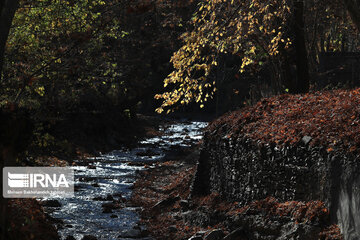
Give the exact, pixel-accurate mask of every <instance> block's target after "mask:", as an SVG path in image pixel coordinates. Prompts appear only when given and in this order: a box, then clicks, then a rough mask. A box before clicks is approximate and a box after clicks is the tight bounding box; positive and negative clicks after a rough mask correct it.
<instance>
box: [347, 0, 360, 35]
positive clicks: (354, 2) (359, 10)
mask: <svg viewBox="0 0 360 240" xmlns="http://www.w3.org/2000/svg"><path fill="white" fill-rule="evenodd" d="M344 3H345V6H346V9H347V11H348V12H349V14H350V17H351V20H352V21H353V23H354V24H355V26H356V28H357V29H358V31H359V32H360V1H359V0H344Z"/></svg>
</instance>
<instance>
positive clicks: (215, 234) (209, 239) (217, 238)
mask: <svg viewBox="0 0 360 240" xmlns="http://www.w3.org/2000/svg"><path fill="white" fill-rule="evenodd" d="M224 236H225V234H224V232H223V230H221V229H215V230H212V231H211V232H209V233H208V234H206V236H205V238H204V239H205V240H221V239H223V237H224Z"/></svg>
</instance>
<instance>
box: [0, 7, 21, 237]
mask: <svg viewBox="0 0 360 240" xmlns="http://www.w3.org/2000/svg"><path fill="white" fill-rule="evenodd" d="M18 4H19V0H0V81H1V77H2V68H3V65H4V53H5V46H6V41H7V39H8V36H9V32H10V27H11V23H12V20H13V18H14V15H15V12H16V9H17V8H18ZM2 124H4V122H3V121H2ZM2 127H3V126H2ZM1 130H2V132H1V133H0V134H1V136H2V137H6V136H4V131H5V130H4V129H3V128H1ZM2 140H3V139H2ZM9 149H10V148H9V147H6V146H5V145H3V144H2V142H1V143H0V166H1V169H0V179H3V176H2V175H3V167H4V166H6V164H7V161H12V160H14V158H13V154H12V152H13V151H9ZM2 184H3V182H1V187H0V189H1V197H0V199H1V202H0V209H1V212H0V214H1V219H0V239H1V240H5V239H7V235H6V232H7V227H8V226H7V224H8V222H7V221H6V217H7V200H6V199H4V198H3V196H2V190H3V189H2Z"/></svg>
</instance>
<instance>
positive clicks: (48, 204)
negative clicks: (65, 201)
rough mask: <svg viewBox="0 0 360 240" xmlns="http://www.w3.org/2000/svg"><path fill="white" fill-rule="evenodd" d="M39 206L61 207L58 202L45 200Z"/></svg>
mask: <svg viewBox="0 0 360 240" xmlns="http://www.w3.org/2000/svg"><path fill="white" fill-rule="evenodd" d="M41 204H42V205H43V206H44V207H61V203H60V202H59V201H58V200H45V201H42V202H41Z"/></svg>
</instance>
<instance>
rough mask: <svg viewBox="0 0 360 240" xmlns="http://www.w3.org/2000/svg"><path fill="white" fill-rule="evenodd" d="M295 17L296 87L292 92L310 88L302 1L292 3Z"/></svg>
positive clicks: (304, 90) (300, 91) (306, 90)
mask: <svg viewBox="0 0 360 240" xmlns="http://www.w3.org/2000/svg"><path fill="white" fill-rule="evenodd" d="M294 7H295V8H294V17H295V26H294V31H295V41H294V45H295V50H296V75H297V81H296V87H295V89H292V92H294V93H307V92H309V88H310V75H309V65H308V64H309V63H308V56H307V49H306V42H305V32H304V3H303V2H302V1H296V2H295V5H294Z"/></svg>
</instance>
